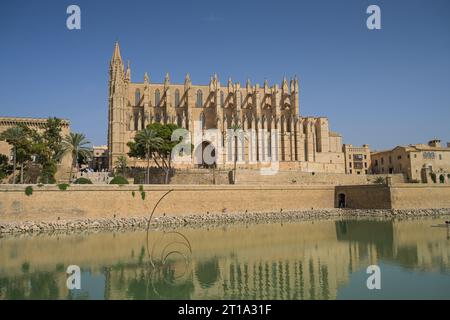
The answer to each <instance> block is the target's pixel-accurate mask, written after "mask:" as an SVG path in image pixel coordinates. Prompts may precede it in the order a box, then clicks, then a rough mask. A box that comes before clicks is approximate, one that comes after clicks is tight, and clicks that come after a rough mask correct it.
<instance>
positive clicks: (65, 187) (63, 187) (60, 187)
mask: <svg viewBox="0 0 450 320" xmlns="http://www.w3.org/2000/svg"><path fill="white" fill-rule="evenodd" d="M68 187H69V185H68V184H67V183H60V184H58V188H59V190H61V191H64V190H67V188H68Z"/></svg>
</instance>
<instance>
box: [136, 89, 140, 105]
mask: <svg viewBox="0 0 450 320" xmlns="http://www.w3.org/2000/svg"><path fill="white" fill-rule="evenodd" d="M134 103H135V105H136V106H139V105H140V104H141V91H140V90H139V89H136V91H135V93H134Z"/></svg>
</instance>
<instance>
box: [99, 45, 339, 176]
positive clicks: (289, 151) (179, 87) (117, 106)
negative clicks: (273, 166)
mask: <svg viewBox="0 0 450 320" xmlns="http://www.w3.org/2000/svg"><path fill="white" fill-rule="evenodd" d="M108 119H109V122H108V151H109V167H110V168H112V167H113V164H114V162H115V161H116V160H117V157H118V156H120V155H126V154H127V152H128V147H127V142H128V141H130V140H132V139H133V137H134V135H135V134H136V132H137V131H138V130H141V129H143V128H145V126H147V125H148V124H151V123H154V122H160V123H174V124H177V125H178V126H180V127H182V128H185V129H187V130H188V131H189V133H190V136H191V143H192V144H193V146H194V150H193V152H192V153H191V155H190V156H188V159H187V160H186V161H185V162H184V163H183V164H176V166H178V167H182V166H184V167H188V168H195V167H200V168H201V167H210V166H214V167H222V168H223V167H229V166H232V163H233V161H234V159H235V158H236V159H237V162H238V164H239V165H240V167H246V168H260V167H263V166H264V164H265V163H273V162H277V163H278V164H279V167H280V169H283V168H285V169H288V168H292V169H298V170H301V171H308V172H333V173H344V172H345V164H344V155H343V152H342V137H341V136H340V135H339V134H337V133H334V132H331V131H330V129H329V123H328V119H327V118H325V117H304V116H300V114H299V83H298V79H297V78H293V79H291V80H289V81H288V80H287V79H283V81H282V83H281V85H278V84H274V85H272V86H269V84H268V82H267V81H265V82H264V84H263V85H262V86H260V85H259V84H256V85H252V84H251V83H250V80H247V82H246V84H245V85H243V86H241V84H240V83H235V82H232V81H231V79H229V80H228V82H227V83H226V84H225V85H222V84H221V83H220V82H219V79H218V77H217V75H214V76H212V77H211V78H210V81H209V83H208V84H206V85H194V84H192V82H191V79H190V77H189V75H186V77H185V81H184V83H183V84H173V83H171V81H170V77H169V75H168V74H167V75H166V77H165V80H164V83H152V82H151V80H150V77H149V76H148V74H147V73H145V75H144V77H143V81H142V82H132V80H131V68H130V65H129V64H128V67H127V68H126V69H125V68H124V64H123V61H122V57H121V54H120V49H119V44H118V43H116V44H115V48H114V53H113V56H112V59H111V63H110V70H109V109H108ZM235 126H238V128H239V130H238V131H239V134H241V133H242V135H240V136H239V138H238V139H231V138H230V137H231V136H232V134H233V130H232V129H231V128H236V127H235ZM211 132H214V134H215V135H214V134H213V136H211ZM205 150H209V152H210V154H211V156H212V157H213V161H212V162H211V161H209V162H208V161H205ZM211 150H212V151H211ZM129 163H130V166H141V165H143V162H141V161H139V160H136V159H130V160H129Z"/></svg>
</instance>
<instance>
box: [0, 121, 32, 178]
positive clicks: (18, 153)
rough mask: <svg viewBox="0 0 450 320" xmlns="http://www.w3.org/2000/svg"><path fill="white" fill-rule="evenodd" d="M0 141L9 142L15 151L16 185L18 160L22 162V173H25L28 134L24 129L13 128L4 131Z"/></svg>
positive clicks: (14, 171) (14, 172) (14, 173)
mask: <svg viewBox="0 0 450 320" xmlns="http://www.w3.org/2000/svg"><path fill="white" fill-rule="evenodd" d="M0 140H2V141H6V142H8V143H9V144H10V145H11V146H12V151H13V184H15V183H16V169H17V163H18V159H19V160H21V161H22V162H21V171H23V161H24V159H25V156H26V150H25V149H24V146H26V145H27V143H26V142H27V134H26V132H25V130H24V129H23V128H22V127H12V128H8V129H7V130H5V131H3V132H2V134H1V135H0Z"/></svg>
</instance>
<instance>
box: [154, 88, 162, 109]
mask: <svg viewBox="0 0 450 320" xmlns="http://www.w3.org/2000/svg"><path fill="white" fill-rule="evenodd" d="M160 102H161V94H160V92H159V89H156V91H155V106H159V103H160Z"/></svg>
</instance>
